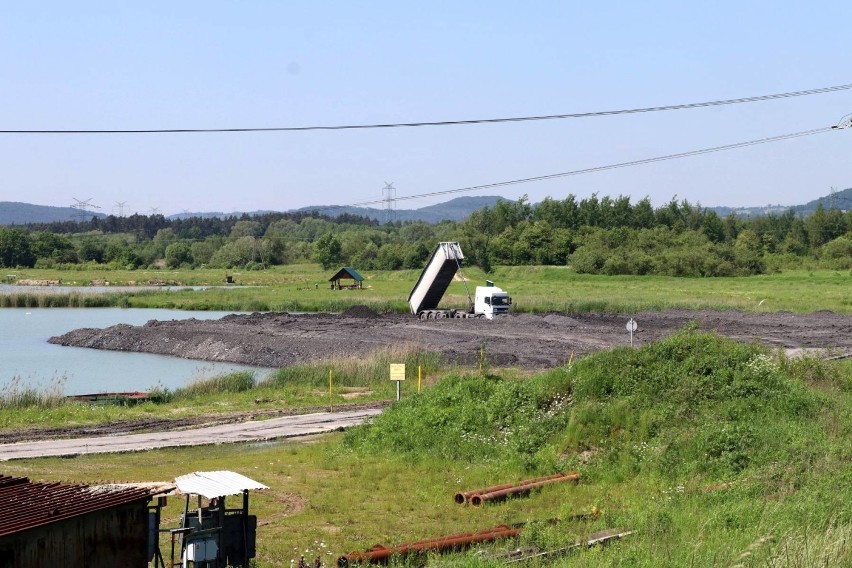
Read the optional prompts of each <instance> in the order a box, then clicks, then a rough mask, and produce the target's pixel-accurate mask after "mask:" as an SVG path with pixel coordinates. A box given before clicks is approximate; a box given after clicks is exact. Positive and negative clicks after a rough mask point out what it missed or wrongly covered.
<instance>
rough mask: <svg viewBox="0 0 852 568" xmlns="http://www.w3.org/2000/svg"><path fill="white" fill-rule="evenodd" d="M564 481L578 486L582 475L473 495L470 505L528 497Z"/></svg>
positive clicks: (477, 505) (476, 505) (576, 474)
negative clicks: (529, 494) (543, 488)
mask: <svg viewBox="0 0 852 568" xmlns="http://www.w3.org/2000/svg"><path fill="white" fill-rule="evenodd" d="M563 481H571V482H572V483H574V485H576V484H577V483H579V482H580V474H579V473H570V474H568V475H562V476H560V477H555V478H553V479H545V480H542V481H536V482H534V483H527V484H525V485H522V484H519V485H516V486H514V487H508V488H505V489H498V490H496V491H490V492H488V493H481V494H478V495H473V496H471V498H470V504H471V505H473V506H474V507H479V506H481V505H484V504H485V503H489V502H494V501H502V500H503V499H506V498H507V497H514V496H519V495H526V494H528V493H529V492H530V491H532V490H533V489H538V488H539V487H543V486H545V485H550V484H551V483H560V482H563Z"/></svg>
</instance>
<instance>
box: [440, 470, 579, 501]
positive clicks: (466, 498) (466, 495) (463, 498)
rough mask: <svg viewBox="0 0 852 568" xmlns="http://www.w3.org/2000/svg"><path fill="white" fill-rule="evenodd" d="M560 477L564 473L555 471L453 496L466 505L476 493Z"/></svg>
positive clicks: (563, 475)
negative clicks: (550, 473)
mask: <svg viewBox="0 0 852 568" xmlns="http://www.w3.org/2000/svg"><path fill="white" fill-rule="evenodd" d="M560 477H565V474H564V473H554V474H552V475H545V476H542V477H534V478H532V479H526V480H524V481H518V482H517V483H503V484H500V485H492V486H491V487H483V488H481V489H472V490H470V491H463V492H460V493H456V494H455V495H454V496H453V500H455V502H456V503H458V504H459V505H464V504H465V503H467V502H469V501H470V499H471V497H473V496H474V495H481V494H483V493H491V492H493V491H500V490H501V489H509V488H510V487H517V486H519V485H529V484H530V483H537V482H539V481H545V480H547V479H557V478H560Z"/></svg>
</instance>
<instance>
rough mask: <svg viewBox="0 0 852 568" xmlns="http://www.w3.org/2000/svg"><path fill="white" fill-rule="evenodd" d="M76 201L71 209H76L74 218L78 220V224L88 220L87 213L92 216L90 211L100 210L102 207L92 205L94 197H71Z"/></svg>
mask: <svg viewBox="0 0 852 568" xmlns="http://www.w3.org/2000/svg"><path fill="white" fill-rule="evenodd" d="M71 199H73V200H74V203H72V204H71V205H70V207H71V209H76V210H77V211H76V212H75V213H74V217H75V218H76V219H77V222H82V221H84V220H85V219H86V217H87V213H88V214H91V213H92V212H91V211H89V209H100V206H98V205H95V204H94V203H92V199H94V198H93V197H90V198H88V199H85V200H83V199H77V198H76V197H71Z"/></svg>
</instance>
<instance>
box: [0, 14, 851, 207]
mask: <svg viewBox="0 0 852 568" xmlns="http://www.w3.org/2000/svg"><path fill="white" fill-rule="evenodd" d="M850 21H852V3H850V2H848V1H844V0H838V1H834V2H820V1H815V2H810V3H804V2H792V1H789V0H782V1H772V2H769V1H748V0H738V1H735V2H729V1H726V0H721V1H717V2H713V3H709V2H683V1H678V2H656V1H653V0H649V1H646V2H609V1H600V2H575V1H567V0H563V1H553V2H523V3H522V2H517V1H514V2H509V1H489V2H458V1H454V2H449V1H443V0H436V1H433V2H418V3H413V2H399V1H398V0H397V1H393V2H386V1H372V2H344V1H338V2H319V1H318V2H293V1H290V2H284V1H274V2H273V1H260V0H256V1H252V2H237V1H230V2H226V1H218V0H205V1H181V2H174V1H168V2H165V1H156V0H148V1H145V2H138V1H137V2H121V1H117V0H110V1H105V2H94V1H85V0H80V1H79V2H65V1H62V2H50V1H45V2H5V3H3V4H2V7H0V130H98V129H102V130H119V129H173V128H190V129H192V128H201V129H204V128H247V127H292V126H323V125H341V124H375V123H395V122H419V121H449V120H469V119H486V118H502V117H516V116H532V115H550V114H566V113H581V112H595V111H609V110H620V109H631V108H642V107H652V106H661V105H675V104H685V103H695V102H704V101H714V100H723V99H732V98H740V97H750V96H759V95H769V94H776V93H785V92H791V91H800V90H808V89H815V88H821V87H831V86H838V85H846V84H852V72H850V70H852V49H850V48H849V40H848V33H849V32H848V25H849V22H850ZM849 113H852V90H844V91H839V92H834V93H829V94H819V95H812V96H806V97H797V98H788V99H782V100H773V101H767V102H755V103H748V104H739V105H730V106H724V107H720V106H717V107H711V108H701V109H691V110H677V111H669V112H654V113H640V114H631V115H619V116H606V117H597V118H581V119H566V120H551V121H538V122H520V123H507V124H506V123H504V124H480V125H466V126H442V127H421V128H395V129H375V130H346V131H312V132H256V133H204V134H202V133H191V134H142V135H129V134H120V135H118V134H116V135H69V134H64V135H38V134H0V201H20V202H26V203H36V204H40V205H53V206H68V205H71V204H73V203H75V200H83V201H85V200H90V202H91V203H92V204H94V205H97V206H98V207H99V209H97V211H99V212H103V213H112V214H119V213H123V214H125V215H127V214H131V213H134V212H138V213H140V214H149V213H151V212H154V211H156V212H160V213H163V214H167V215H168V214H174V213H181V212H184V211H191V212H203V211H222V212H232V211H255V210H277V211H284V210H288V209H294V208H299V207H304V206H309V205H333V204H337V205H347V204H352V203H360V202H365V201H371V200H381V199H382V197H383V193H382V189H383V187H384V186H385V184H386V183H393V185H394V187H395V188H396V195H397V196H398V197H404V196H410V195H420V194H424V193H431V192H441V191H448V190H453V189H457V188H464V187H469V186H476V185H483V184H489V183H496V182H503V181H508V180H514V179H520V178H528V177H535V176H544V175H549V174H555V173H561V172H570V171H574V170H580V169H586V168H594V167H598V166H605V165H610V164H617V163H622V162H629V161H633V160H642V159H645V158H653V157H657V156H665V155H669V154H676V153H680V152H688V151H691V150H698V149H703V148H709V147H714V146H719V145H725V144H732V143H737V142H744V141H749V140H755V139H761V138H766V137H771V136H778V135H782V134H788V133H794V132H799V131H806V130H811V129H817V128H823V127H828V126H831V125H834V124H837V123H838V122H839V121H840V120H841V119H842V118H843V117H844V116H845V115H848V114H849ZM848 187H852V128H850V129H845V130H833V131H830V132H827V133H822V134H817V135H814V136H808V137H802V138H797V139H793V140H786V141H782V142H776V143H772V144H763V145H759V146H753V147H749V148H742V149H736V150H731V151H727V152H718V153H713V154H707V155H702V156H697V157H690V158H684V159H679V160H671V161H665V162H659V163H653V164H647V165H642V166H636V167H629V168H619V169H614V170H610V171H605V172H598V173H591V174H585V175H577V176H571V177H564V178H559V179H554V180H549V181H543V182H536V183H527V184H520V185H513V186H507V187H501V188H496V189H490V190H479V191H473V192H468V193H461V194H458V195H500V196H503V197H506V198H509V199H518V198H520V197H522V196H524V195H526V196H528V199H529V201H530V202H533V203H535V202H538V201H541V200H542V199H544V198H545V197H551V198H554V199H563V198H565V197H566V196H568V195H569V194H573V195H575V196H577V197H578V198H585V197H589V196H590V195H592V194H594V193H597V194H598V196H599V197H602V196H606V195H609V196H612V197H616V196H619V195H628V196H630V197H631V198H632V200H633V201H634V202H635V201H638V200H640V199H642V198H644V197H649V198H650V199H651V201H652V203H654V205H655V206H659V205H662V204H664V203H666V202H668V201H669V200H671V199H672V198H673V197H676V198H677V199H678V200H682V199H687V200H689V201H690V202H691V203H700V204H701V205H704V206H719V205H726V206H759V205H766V204H770V203H771V204H781V205H793V204H798V203H805V202H807V201H810V200H812V199H815V198H817V197H820V196H823V195H826V194H828V193H829V192H830V191H831V189H832V188H834V189H837V190H842V189H845V188H848ZM454 196H455V195H449V196H446V195H445V196H433V197H426V198H420V199H415V200H407V201H399V202H397V203H396V207H397V208H406V209H410V208H419V207H424V206H427V205H432V204H435V203H440V202H443V201H447V200H448V199H450V198H452V197H454ZM376 206H377V207H382V205H376Z"/></svg>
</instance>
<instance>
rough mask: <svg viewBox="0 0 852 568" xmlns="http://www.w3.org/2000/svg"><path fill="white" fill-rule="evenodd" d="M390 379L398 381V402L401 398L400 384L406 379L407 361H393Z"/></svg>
mask: <svg viewBox="0 0 852 568" xmlns="http://www.w3.org/2000/svg"><path fill="white" fill-rule="evenodd" d="M390 380H392V381H396V400H397V402H399V400H400V388H399V385H400V383H401V382H402V381H404V380H405V363H391V364H390Z"/></svg>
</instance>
